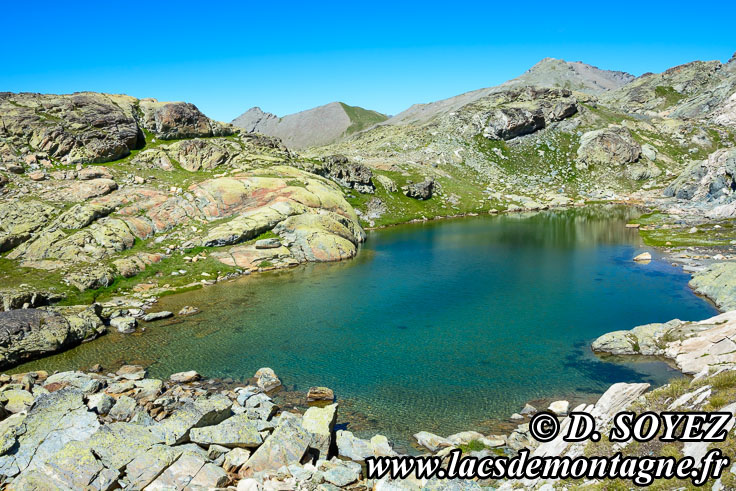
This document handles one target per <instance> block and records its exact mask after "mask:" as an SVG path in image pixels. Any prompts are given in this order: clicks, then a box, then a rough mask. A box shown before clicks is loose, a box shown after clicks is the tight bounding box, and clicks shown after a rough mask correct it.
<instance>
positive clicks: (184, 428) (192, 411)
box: [154, 394, 232, 445]
mask: <svg viewBox="0 0 736 491" xmlns="http://www.w3.org/2000/svg"><path fill="white" fill-rule="evenodd" d="M231 406H232V401H231V400H230V399H229V398H228V397H226V396H223V395H220V394H218V395H215V396H212V397H208V398H205V397H199V398H197V399H196V400H195V401H194V402H187V403H185V404H184V405H183V406H182V407H180V408H179V409H177V410H175V411H174V412H173V413H172V414H171V416H169V417H168V418H166V419H165V420H163V421H162V422H161V423H160V424H159V425H158V426H156V427H155V429H154V431H155V432H156V434H158V435H161V437H162V439H163V441H164V442H165V443H166V444H167V445H175V444H180V443H186V442H188V441H189V432H190V430H191V429H192V428H200V427H203V426H211V425H215V424H218V423H221V422H222V421H224V420H225V419H227V418H228V417H230V415H231V414H232V411H231V410H230V408H231Z"/></svg>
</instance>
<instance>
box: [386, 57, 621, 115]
mask: <svg viewBox="0 0 736 491" xmlns="http://www.w3.org/2000/svg"><path fill="white" fill-rule="evenodd" d="M634 78H635V77H634V76H633V75H631V74H629V73H626V72H618V71H610V70H601V69H599V68H596V67H594V66H591V65H586V64H585V63H582V62H579V61H575V62H568V61H565V60H557V59H555V58H545V59H543V60H542V61H540V62H539V63H537V64H536V65H534V66H533V67H531V68H530V69H529V70H528V71H526V72H525V73H523V74H522V75H520V76H519V77H516V78H514V79H511V80H509V81H508V82H504V83H503V84H501V85H499V86H496V87H488V88H485V89H478V90H474V91H472V92H466V93H464V94H460V95H458V96H455V97H450V98H448V99H442V100H439V101H435V102H430V103H428V104H414V105H413V106H411V107H410V108H409V109H407V110H406V111H404V112H401V113H399V114H397V115H396V116H394V117H393V118H391V119H389V120H388V121H387V124H408V123H421V122H424V121H429V120H430V119H432V118H433V117H435V116H436V115H438V114H442V113H448V112H451V111H455V110H457V109H459V108H461V107H463V106H465V105H466V104H470V103H471V102H475V101H477V100H479V99H482V98H484V97H487V96H489V95H491V94H494V93H497V92H499V91H502V90H505V89H508V88H510V87H518V86H524V85H534V86H537V87H556V88H563V89H570V90H576V91H579V92H586V93H589V94H598V93H601V92H605V91H607V90H610V89H615V88H618V87H621V86H624V85H625V84H627V83H629V82H630V81H632V80H634Z"/></svg>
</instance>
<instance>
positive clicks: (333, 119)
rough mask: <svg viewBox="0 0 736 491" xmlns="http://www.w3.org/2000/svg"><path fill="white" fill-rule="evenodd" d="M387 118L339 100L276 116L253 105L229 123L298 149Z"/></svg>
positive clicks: (341, 135) (356, 130)
mask: <svg viewBox="0 0 736 491" xmlns="http://www.w3.org/2000/svg"><path fill="white" fill-rule="evenodd" d="M386 119H388V116H386V115H384V114H381V113H379V112H376V111H370V110H368V109H363V108H362V107H358V106H349V105H347V104H345V103H342V102H331V103H329V104H325V105H324V106H319V107H315V108H313V109H308V110H306V111H301V112H298V113H294V114H289V115H287V116H284V117H281V118H280V117H278V116H276V115H275V114H271V113H266V112H263V111H262V110H261V108H259V107H253V108H251V109H249V110H248V111H246V112H245V113H243V114H241V115H240V116H238V117H237V118H235V119H234V120H233V122H232V124H233V125H235V126H238V127H240V128H243V129H245V130H246V131H249V132H254V133H261V134H264V135H268V136H276V137H278V138H281V140H282V141H283V142H284V144H285V145H286V146H287V147H289V148H295V149H301V148H307V147H314V146H320V145H328V144H330V143H334V142H336V141H337V140H339V139H340V138H343V137H345V136H348V135H351V134H353V133H355V132H358V131H361V130H363V129H365V128H368V127H370V126H373V125H374V124H377V123H380V122H383V121H385V120H386Z"/></svg>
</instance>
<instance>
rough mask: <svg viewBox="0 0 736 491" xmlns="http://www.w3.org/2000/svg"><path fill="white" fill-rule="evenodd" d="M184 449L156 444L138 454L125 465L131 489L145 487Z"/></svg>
mask: <svg viewBox="0 0 736 491" xmlns="http://www.w3.org/2000/svg"><path fill="white" fill-rule="evenodd" d="M181 453H182V450H181V449H179V448H175V447H169V446H166V445H154V446H152V447H151V448H150V449H148V450H146V451H145V452H143V453H142V454H140V455H138V456H136V457H135V458H134V459H133V460H132V461H130V463H129V464H128V465H127V466H126V467H125V478H126V480H127V482H128V486H129V488H130V489H143V488H145V487H146V486H148V485H149V484H150V483H151V482H153V480H154V479H156V478H157V477H158V476H159V475H161V473H162V472H163V471H164V470H165V469H167V468H168V467H169V466H170V465H172V464H173V463H174V462H175V461H176V459H178V458H179V456H180V455H181Z"/></svg>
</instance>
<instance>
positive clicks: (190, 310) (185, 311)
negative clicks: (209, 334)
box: [179, 305, 199, 315]
mask: <svg viewBox="0 0 736 491" xmlns="http://www.w3.org/2000/svg"><path fill="white" fill-rule="evenodd" d="M198 313H199V309H198V308H197V307H192V306H191V305H185V306H184V307H182V309H181V310H180V311H179V315H194V314H198Z"/></svg>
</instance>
